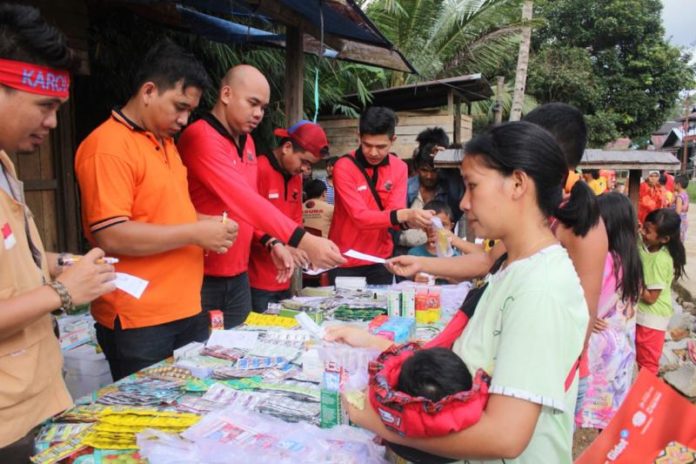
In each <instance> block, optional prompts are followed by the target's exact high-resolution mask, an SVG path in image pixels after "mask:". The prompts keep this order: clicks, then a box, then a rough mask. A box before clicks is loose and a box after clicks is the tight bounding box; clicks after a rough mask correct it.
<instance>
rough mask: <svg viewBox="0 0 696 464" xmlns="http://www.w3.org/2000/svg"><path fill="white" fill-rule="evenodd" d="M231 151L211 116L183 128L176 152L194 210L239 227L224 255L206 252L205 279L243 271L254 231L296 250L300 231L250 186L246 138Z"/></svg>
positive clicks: (253, 171) (252, 170)
mask: <svg viewBox="0 0 696 464" xmlns="http://www.w3.org/2000/svg"><path fill="white" fill-rule="evenodd" d="M240 145H241V148H240V147H238V146H237V144H236V143H235V141H234V139H233V138H232V136H231V135H230V134H229V133H228V132H227V130H226V129H225V127H224V126H223V125H222V124H221V123H220V121H218V120H217V119H216V118H215V116H213V115H212V114H206V115H205V116H204V117H202V118H201V119H199V120H198V121H196V122H194V123H193V124H191V125H190V126H189V127H187V128H186V129H185V130H184V131H183V133H182V134H181V137H180V138H179V143H178V148H179V152H180V153H181V157H182V160H183V162H184V164H185V165H186V167H187V168H188V181H189V192H190V194H191V201H193V204H194V206H195V207H196V211H198V212H200V213H203V214H210V215H218V216H219V215H221V214H222V213H223V212H224V211H227V214H228V216H229V217H230V218H231V219H234V220H235V221H237V222H238V223H239V233H238V235H237V240H236V241H235V243H234V245H232V247H231V248H230V249H229V250H228V251H227V253H225V254H222V255H219V254H217V253H207V256H206V257H205V274H206V275H211V276H221V277H232V276H236V275H239V274H241V273H243V272H246V271H247V269H248V265H249V250H250V248H251V240H252V237H253V235H254V229H259V230H263V231H264V232H266V233H268V234H270V235H272V236H274V237H277V238H278V239H280V240H282V241H283V242H285V243H288V244H291V245H292V246H297V244H298V243H299V242H300V240H301V239H302V236H303V235H304V230H303V229H302V228H300V227H298V226H297V224H296V223H295V222H293V221H292V220H291V219H289V218H288V217H286V216H285V215H283V214H282V213H281V212H280V211H278V210H276V209H275V208H274V207H273V205H272V204H271V203H270V202H268V201H267V200H266V199H264V198H262V197H261V196H260V195H259V194H258V192H257V187H256V179H257V158H256V148H255V147H254V141H253V139H252V138H251V137H250V136H242V137H240Z"/></svg>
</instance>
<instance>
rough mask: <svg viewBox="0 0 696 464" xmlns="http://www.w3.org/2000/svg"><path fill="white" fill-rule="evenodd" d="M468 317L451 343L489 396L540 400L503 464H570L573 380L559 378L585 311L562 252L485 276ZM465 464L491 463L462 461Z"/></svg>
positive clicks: (568, 365) (573, 352) (554, 249)
mask: <svg viewBox="0 0 696 464" xmlns="http://www.w3.org/2000/svg"><path fill="white" fill-rule="evenodd" d="M488 282H489V284H488V288H487V289H486V290H485V292H484V294H483V296H482V297H481V300H480V302H479V304H478V306H477V308H476V312H475V313H474V315H473V317H472V318H471V321H470V322H469V324H468V326H467V327H466V329H465V330H464V333H462V335H461V336H460V337H459V339H458V340H457V341H456V342H455V344H454V346H453V348H452V349H453V351H454V352H455V353H457V354H458V355H459V356H460V357H461V358H462V359H463V360H464V362H465V363H466V365H467V366H468V367H469V370H470V371H471V372H472V373H474V372H476V370H477V369H479V368H481V369H483V370H485V371H486V372H488V373H489V374H490V375H491V377H492V380H491V388H490V390H489V392H490V393H491V394H498V395H506V396H513V397H515V398H522V399H525V400H528V401H531V402H533V403H537V404H540V405H542V409H541V415H540V416H539V420H538V422H537V425H536V428H535V430H534V434H533V435H532V439H531V441H530V442H529V445H528V446H527V448H526V449H525V451H524V452H523V453H522V455H521V456H519V457H518V458H517V459H513V460H509V459H508V460H505V462H506V463H507V464H512V463H515V464H543V463H553V464H566V463H567V464H570V463H571V462H572V457H571V453H572V436H573V412H574V409H575V400H576V396H577V375H576V376H575V378H576V380H575V381H574V382H573V385H572V386H571V388H570V389H569V390H568V391H565V385H564V384H565V380H566V377H567V376H568V373H569V372H570V371H571V369H572V367H573V366H574V365H575V362H576V361H577V359H578V357H579V356H580V352H581V350H582V346H583V342H584V338H585V330H586V328H587V324H588V320H589V314H588V310H587V304H586V303H585V297H584V294H583V291H582V287H581V286H580V279H579V278H578V276H577V273H576V272H575V268H574V267H573V264H572V262H571V261H570V258H569V257H568V254H567V252H566V250H565V249H564V248H563V247H561V246H560V245H553V246H550V247H548V248H545V249H544V250H541V251H540V252H538V253H536V254H535V255H533V256H530V257H529V258H525V259H523V260H519V261H515V262H513V263H511V264H510V265H509V266H507V267H506V268H504V269H502V270H501V271H499V272H498V273H496V274H494V275H492V276H489V277H488ZM465 462H470V463H474V462H486V463H491V462H496V463H502V462H503V461H502V460H492V461H473V460H469V461H465Z"/></svg>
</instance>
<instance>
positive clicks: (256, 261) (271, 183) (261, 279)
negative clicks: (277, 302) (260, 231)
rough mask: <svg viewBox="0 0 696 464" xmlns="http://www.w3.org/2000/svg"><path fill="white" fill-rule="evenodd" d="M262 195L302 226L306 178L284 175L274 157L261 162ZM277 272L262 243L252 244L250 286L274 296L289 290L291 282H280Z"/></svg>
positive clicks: (267, 157) (259, 166)
mask: <svg viewBox="0 0 696 464" xmlns="http://www.w3.org/2000/svg"><path fill="white" fill-rule="evenodd" d="M258 169H259V175H258V180H257V186H258V191H259V195H261V196H262V197H264V198H266V199H267V200H268V201H270V202H271V203H272V204H273V206H275V207H276V208H278V210H279V211H281V212H282V213H283V214H285V215H286V216H287V217H289V218H290V219H292V220H293V221H294V222H295V223H297V224H298V225H301V224H302V175H301V174H298V175H296V176H291V175H289V174H286V173H285V172H283V169H282V168H281V167H280V164H279V163H278V160H277V159H276V157H275V156H273V154H270V155H261V156H259V158H258ZM277 273H278V271H277V270H276V267H275V265H274V264H273V260H272V259H271V254H270V253H269V252H268V250H266V247H265V246H264V245H263V244H262V242H261V241H260V240H258V239H257V240H254V241H253V242H252V244H251V259H250V261H249V283H250V285H251V287H252V288H259V289H261V290H268V291H272V292H276V291H281V290H287V289H288V288H290V282H283V283H279V282H276V280H275V278H276V274H277Z"/></svg>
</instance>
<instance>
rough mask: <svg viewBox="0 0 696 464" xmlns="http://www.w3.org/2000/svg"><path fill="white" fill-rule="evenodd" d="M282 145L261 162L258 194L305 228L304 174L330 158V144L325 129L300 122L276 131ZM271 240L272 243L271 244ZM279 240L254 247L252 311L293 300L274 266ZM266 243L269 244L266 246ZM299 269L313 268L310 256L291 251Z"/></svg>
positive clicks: (254, 243) (265, 238) (263, 240)
mask: <svg viewBox="0 0 696 464" xmlns="http://www.w3.org/2000/svg"><path fill="white" fill-rule="evenodd" d="M274 134H275V135H276V136H277V137H280V145H278V146H277V147H276V148H274V149H273V152H272V153H271V154H270V155H261V156H259V158H258V173H259V174H258V181H257V186H258V191H259V195H261V196H262V197H265V198H267V199H268V201H270V202H271V203H272V204H273V206H275V207H276V208H278V210H280V211H281V212H283V213H284V214H285V215H286V216H287V217H289V218H290V219H292V220H293V221H295V223H297V225H298V226H301V225H302V171H303V168H305V167H308V166H309V167H311V166H312V165H313V164H315V163H317V162H319V160H321V159H322V158H326V157H327V156H329V141H328V139H327V138H326V133H324V129H322V128H321V126H319V125H318V124H314V123H312V122H309V121H305V120H303V121H300V122H298V123H297V124H295V125H294V126H292V127H290V128H289V129H276V130H275V131H274ZM269 239H270V240H269ZM275 242H277V239H275V238H271V237H270V236H268V235H263V236H261V237H260V239H258V234H257V240H254V241H252V243H251V257H250V259H249V284H250V285H251V308H252V309H253V310H254V311H256V312H260V313H262V312H264V311H266V309H268V303H277V302H278V301H280V300H283V299H285V298H290V297H291V296H292V295H291V294H290V282H289V280H286V281H284V282H279V281H278V279H276V278H275V277H276V273H277V270H276V265H275V263H274V251H275V248H276V246H275ZM263 243H266V245H265V246H264V245H263ZM288 249H289V250H290V253H291V254H292V255H293V258H294V262H295V265H297V266H298V267H305V266H307V265H309V258H308V257H307V254H306V253H305V252H304V251H302V250H300V249H298V248H293V247H288Z"/></svg>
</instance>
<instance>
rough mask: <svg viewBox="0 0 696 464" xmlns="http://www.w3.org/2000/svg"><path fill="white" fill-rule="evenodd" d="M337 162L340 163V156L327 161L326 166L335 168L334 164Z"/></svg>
mask: <svg viewBox="0 0 696 464" xmlns="http://www.w3.org/2000/svg"><path fill="white" fill-rule="evenodd" d="M336 161H338V156H332V157H331V158H329V159H327V160H326V165H327V166H333V165H334V164H336Z"/></svg>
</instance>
